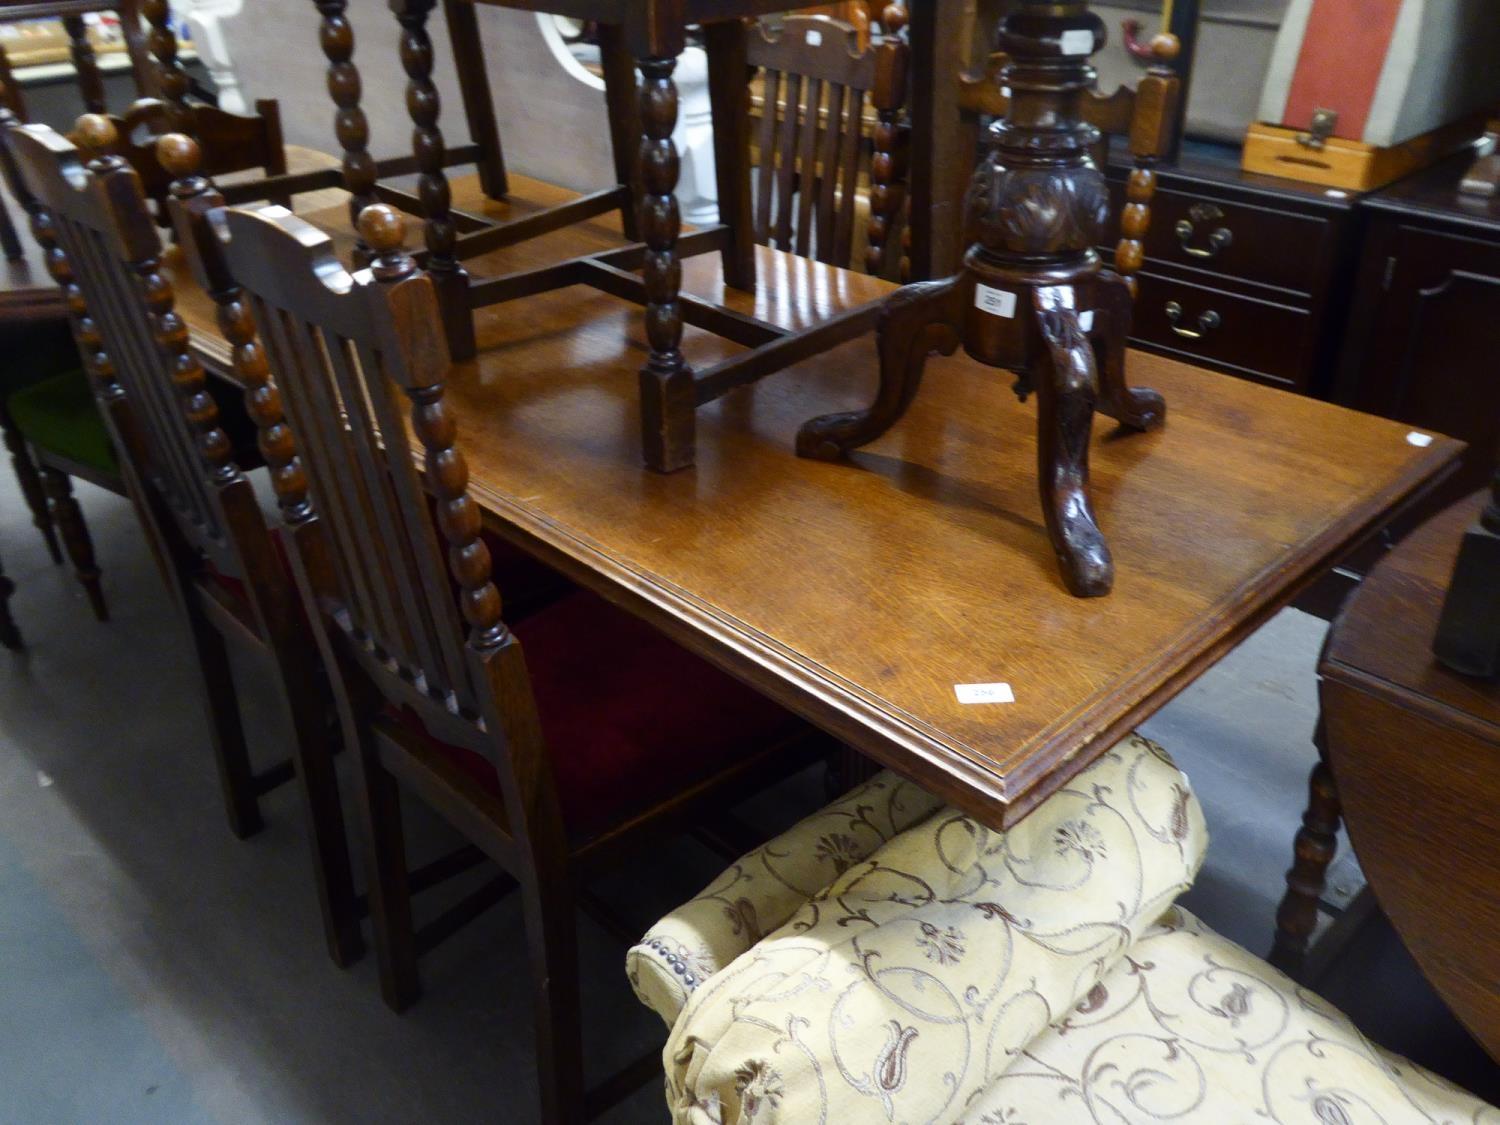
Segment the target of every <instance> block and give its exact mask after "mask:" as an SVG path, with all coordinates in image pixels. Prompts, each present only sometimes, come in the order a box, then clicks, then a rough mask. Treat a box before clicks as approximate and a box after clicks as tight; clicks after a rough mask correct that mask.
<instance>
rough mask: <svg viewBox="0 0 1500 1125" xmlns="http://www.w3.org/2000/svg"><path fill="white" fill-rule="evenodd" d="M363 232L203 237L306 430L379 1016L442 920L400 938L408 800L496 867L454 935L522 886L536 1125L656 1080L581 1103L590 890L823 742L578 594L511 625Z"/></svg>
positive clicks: (366, 225)
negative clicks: (343, 253)
mask: <svg viewBox="0 0 1500 1125" xmlns="http://www.w3.org/2000/svg"><path fill="white" fill-rule="evenodd" d="M360 226H361V233H362V235H363V237H364V238H365V240H366V242H367V244H368V245H370V246H371V247H372V248H373V249H374V250H375V257H374V259H373V260H372V262H371V264H370V267H369V268H368V269H367V270H362V271H360V272H358V273H355V274H352V275H351V274H350V273H349V272H348V271H347V270H346V269H345V268H344V267H343V266H342V265H341V264H340V262H339V261H338V259H337V257H336V256H335V254H334V248H333V243H332V241H331V240H330V239H329V237H328V236H327V235H326V234H324V233H323V232H321V231H319V230H317V229H316V228H314V227H312V226H310V225H308V224H307V223H304V222H303V221H301V220H299V219H297V218H296V217H295V216H292V215H290V214H289V213H288V212H286V211H285V209H283V208H277V207H259V208H252V209H237V208H230V209H227V210H226V211H225V212H224V213H223V215H222V218H220V219H216V221H215V222H213V223H212V224H211V227H212V229H214V230H215V231H217V232H220V235H219V236H220V237H221V238H222V241H223V252H224V255H225V258H226V260H227V262H228V266H229V269H230V272H231V273H232V274H233V276H234V278H235V280H236V281H238V282H239V283H240V284H241V285H242V286H243V287H244V290H245V292H246V293H247V294H248V295H249V298H250V303H251V305H252V307H253V311H254V315H255V321H256V324H257V325H258V327H259V332H260V338H261V340H262V342H263V343H264V345H265V348H266V351H267V354H268V357H269V359H270V361H271V369H272V371H274V372H275V377H276V386H277V388H278V390H279V398H280V400H281V401H282V402H284V403H285V407H286V411H287V416H288V418H289V419H290V423H291V427H292V429H293V430H294V431H295V433H296V435H297V443H298V444H297V448H298V465H299V467H300V471H299V475H298V476H297V478H296V480H297V483H298V487H299V491H298V494H297V495H296V497H295V503H294V504H292V505H291V506H290V507H289V506H288V504H287V502H286V498H284V499H283V507H282V510H283V512H284V513H286V514H287V520H288V527H289V530H290V533H291V534H290V539H291V542H292V544H293V545H294V550H293V557H294V561H295V563H296V565H297V569H298V576H299V580H300V581H301V582H302V583H303V595H304V601H305V602H306V603H307V604H308V605H309V606H310V607H312V608H313V609H314V611H315V612H314V613H313V619H314V628H315V631H316V632H317V635H318V639H319V643H320V645H321V646H322V651H323V654H324V659H325V662H326V663H327V665H328V667H329V668H330V669H331V670H332V672H333V680H334V689H335V694H336V695H337V697H338V700H339V706H340V712H341V715H342V717H343V720H344V730H345V739H346V741H347V743H348V744H349V745H350V746H351V747H352V748H354V749H356V750H357V762H358V767H359V773H360V776H361V804H362V812H363V823H364V826H365V829H366V831H367V833H368V846H367V855H368V857H369V860H370V875H369V882H370V890H369V894H370V914H371V919H372V922H373V930H374V937H375V946H376V951H377V953H378V956H379V959H380V978H381V989H382V993H383V995H384V997H385V999H386V1002H387V1003H388V1004H389V1005H390V1006H391V1007H392V1008H395V1009H397V1010H399V1009H402V1008H404V1007H406V1006H407V1005H409V1004H410V1003H412V1002H413V1001H414V1000H415V999H416V998H417V995H418V992H419V981H418V974H417V958H418V954H419V952H421V951H423V950H425V949H427V948H430V946H431V944H432V943H433V942H434V941H436V940H439V939H440V938H441V937H442V936H444V935H446V934H447V933H449V932H451V931H452V929H453V927H454V921H453V919H454V917H455V915H454V914H453V912H451V911H450V913H449V914H446V915H443V916H440V917H439V918H437V919H435V920H434V921H432V922H431V923H429V924H428V925H427V926H425V927H423V928H421V929H418V928H416V927H415V925H414V921H413V910H412V904H411V894H410V891H411V888H410V883H409V879H408V875H407V865H406V858H405V854H404V853H405V845H404V842H403V828H402V815H401V796H402V794H403V792H405V793H410V794H413V795H415V796H417V797H419V798H420V799H421V800H422V801H423V802H424V803H426V804H428V805H429V806H431V807H432V808H433V809H435V810H436V811H437V812H438V813H439V814H441V815H442V816H443V817H444V818H445V819H447V820H448V822H449V823H450V824H452V825H453V826H454V827H455V828H457V829H458V830H459V831H460V832H462V833H464V834H465V835H466V836H467V837H468V838H469V839H470V840H471V841H473V843H474V844H475V845H477V846H478V847H479V848H481V849H482V850H483V851H484V852H485V853H486V854H487V855H488V856H489V857H490V858H491V859H493V860H494V861H495V862H496V863H497V864H499V865H500V867H501V868H503V870H504V872H505V874H504V875H503V876H501V877H500V878H499V879H498V880H496V881H494V882H492V883H490V884H488V885H487V886H485V887H483V888H481V889H480V890H479V891H477V892H476V893H475V894H474V895H473V896H471V899H470V900H469V905H465V904H460V906H459V907H458V908H455V909H456V910H457V911H458V916H459V917H468V916H470V915H472V913H474V912H476V911H477V910H478V909H480V908H482V907H483V906H485V905H488V904H489V903H491V902H493V901H495V900H496V899H497V898H498V896H499V895H501V894H503V893H505V892H506V891H509V890H511V889H519V891H520V893H521V899H522V906H523V911H524V916H525V925H526V932H527V942H528V947H529V951H530V959H531V968H532V978H533V992H534V997H535V1011H534V1017H535V1022H536V1038H537V1055H538V1069H539V1076H540V1085H541V1097H542V1102H543V1120H546V1121H548V1122H571V1121H577V1120H581V1119H582V1118H583V1116H584V1112H585V1108H586V1107H587V1109H588V1110H590V1111H595V1110H599V1109H601V1108H602V1107H603V1106H604V1105H606V1104H608V1103H609V1102H611V1101H612V1100H614V1099H615V1098H617V1097H619V1096H621V1095H622V1094H623V1093H624V1092H626V1091H628V1089H629V1088H630V1084H629V1083H630V1081H633V1080H638V1077H644V1075H645V1074H646V1073H649V1060H641V1061H640V1062H638V1063H637V1064H635V1065H634V1066H633V1067H630V1068H627V1069H626V1071H624V1072H622V1074H621V1075H617V1076H615V1078H614V1079H611V1080H610V1081H609V1082H606V1083H605V1084H604V1086H603V1087H601V1088H600V1089H599V1090H597V1091H595V1092H594V1093H592V1094H590V1095H589V1096H587V1097H586V1096H585V1091H584V1084H583V1057H582V1045H581V1041H580V1023H581V1012H580V1001H581V997H580V995H579V981H578V966H577V949H576V935H575V932H574V931H575V918H574V904H575V902H577V901H579V900H580V898H583V899H584V901H585V902H586V901H587V897H586V895H585V894H584V892H583V889H582V887H581V883H582V880H583V879H584V878H586V877H587V876H588V875H590V874H591V873H593V872H594V871H596V870H598V869H600V868H601V867H603V866H605V865H606V864H618V863H624V862H630V861H631V860H636V861H638V860H639V858H640V855H641V850H642V849H643V848H644V847H645V846H646V845H647V844H648V843H650V842H651V841H653V840H656V839H658V838H659V837H660V836H661V835H662V834H663V832H665V831H668V830H671V829H679V828H683V827H688V826H690V825H691V824H692V823H693V822H694V820H695V819H696V818H699V817H701V816H703V815H705V814H708V815H712V816H714V817H715V818H718V817H722V815H723V814H724V810H725V807H726V806H727V805H729V804H731V803H734V802H736V801H738V800H740V799H742V798H743V797H744V796H746V795H748V793H750V792H751V791H753V789H754V788H755V787H756V786H757V785H758V784H760V783H762V782H763V781H766V780H769V779H770V778H772V777H776V776H780V775H781V774H782V773H784V772H785V771H786V770H788V769H790V768H791V767H792V766H794V765H800V764H802V763H803V762H805V761H808V760H810V759H811V756H812V754H813V753H814V752H815V751H819V750H821V749H822V746H821V745H820V741H821V740H820V739H819V738H818V737H817V736H816V735H815V734H814V733H813V732H811V731H810V730H809V729H807V728H805V727H804V726H803V725H802V724H800V723H799V722H798V721H796V720H795V719H794V718H793V717H792V716H790V715H789V714H787V713H786V712H785V711H783V710H781V709H780V708H779V707H777V706H776V705H774V704H772V703H771V702H769V701H768V700H766V699H764V698H763V697H761V696H760V695H759V694H757V693H756V692H755V691H753V690H752V689H750V688H749V687H746V686H744V685H742V684H740V683H739V682H738V681H736V680H734V679H731V678H730V677H729V676H727V675H725V674H724V673H722V672H720V671H719V670H718V669H716V668H714V667H712V666H710V665H708V664H706V663H704V662H702V661H700V660H698V659H697V658H695V657H693V656H691V655H689V654H688V653H687V652H686V651H685V650H683V649H682V648H679V647H678V646H677V645H675V644H674V643H673V642H672V641H670V640H668V639H667V638H666V637H664V636H662V635H661V634H659V633H656V632H654V631H653V630H651V629H650V628H648V627H647V626H646V625H644V624H643V623H641V622H640V621H639V620H637V619H636V618H634V617H632V616H630V615H629V614H627V613H625V612H623V611H622V610H620V609H617V608H615V607H614V606H612V605H610V604H608V603H607V602H605V601H604V600H603V599H601V598H599V597H597V596H595V595H593V594H588V593H581V592H580V593H574V594H571V595H569V596H567V597H564V598H562V599H561V600H559V601H557V602H554V603H553V604H551V605H549V606H547V607H546V608H544V609H542V610H540V611H538V612H537V613H535V614H533V615H532V616H530V617H529V618H527V619H525V620H523V621H520V622H515V623H511V622H510V621H508V619H509V618H510V615H509V614H508V613H506V612H504V611H503V610H502V603H501V592H500V590H499V589H498V588H497V586H496V582H495V579H494V577H493V573H492V564H491V554H490V550H489V548H488V547H487V546H486V545H485V542H484V539H483V538H482V536H481V515H480V510H479V507H478V506H477V504H476V503H475V501H474V500H473V498H472V497H471V496H470V495H469V490H468V479H469V476H468V468H467V465H466V462H465V459H464V456H463V453H462V452H461V451H460V449H459V445H458V434H457V423H456V420H455V419H454V417H453V416H452V414H450V413H449V410H448V407H447V406H446V404H445V401H444V389H445V384H446V382H447V380H448V377H449V374H450V370H449V368H450V365H449V359H448V352H447V348H446V345H445V343H444V335H443V326H442V320H441V316H440V313H439V310H438V305H437V296H436V293H435V291H434V286H433V284H432V282H431V281H430V279H429V278H428V277H427V275H426V274H425V273H424V272H423V271H421V270H420V269H418V268H417V266H416V264H415V262H414V261H413V259H412V258H411V257H410V256H408V255H407V254H406V252H405V251H404V249H403V243H404V235H405V232H404V220H403V219H402V218H401V216H400V214H399V213H398V212H396V211H394V210H393V209H391V208H389V207H386V206H384V205H376V206H372V207H369V208H366V210H365V211H364V212H363V213H362V214H361V216H360ZM418 449H420V451H421V457H422V461H421V466H420V468H419V467H418V465H417V463H416V461H415V457H414V454H415V452H416V450H418ZM303 482H305V484H304V483H303ZM424 483H425V485H426V486H427V488H428V489H429V490H430V491H431V493H432V494H434V496H435V497H436V508H435V513H434V509H433V508H431V507H429V504H428V503H427V501H426V498H425V495H424V488H423V486H424ZM302 488H305V492H302V491H300V490H301V489H302ZM523 648H524V655H523ZM621 937H622V939H623V940H624V941H628V940H629V934H628V930H627V931H626V932H625V933H622V934H621Z"/></svg>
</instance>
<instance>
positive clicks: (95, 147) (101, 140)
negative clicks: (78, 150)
mask: <svg viewBox="0 0 1500 1125" xmlns="http://www.w3.org/2000/svg"><path fill="white" fill-rule="evenodd" d="M73 133H74V136H76V137H77V138H78V143H79V145H80V147H82V148H83V150H84V151H85V152H87V153H88V154H89V155H90V156H104V155H106V154H108V153H111V152H113V151H114V150H115V146H116V145H118V144H119V143H120V134H119V132H118V131H117V130H116V129H115V123H114V122H113V121H111V120H110V119H109V118H108V117H106V116H105V115H104V114H102V113H85V114H84V115H83V116H82V117H80V118H79V119H78V121H77V123H76V124H75V125H74V126H73Z"/></svg>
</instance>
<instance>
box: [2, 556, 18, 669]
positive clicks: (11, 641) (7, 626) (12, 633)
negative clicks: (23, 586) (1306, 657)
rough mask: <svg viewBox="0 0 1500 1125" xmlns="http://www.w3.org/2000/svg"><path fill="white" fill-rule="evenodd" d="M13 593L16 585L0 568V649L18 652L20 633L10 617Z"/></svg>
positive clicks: (3, 569)
mask: <svg viewBox="0 0 1500 1125" xmlns="http://www.w3.org/2000/svg"><path fill="white" fill-rule="evenodd" d="M15 592H16V584H15V583H14V582H12V581H11V580H10V579H9V578H7V577H6V576H5V568H4V567H3V566H0V648H8V649H12V650H14V651H17V652H19V651H20V649H21V631H20V630H19V629H17V628H16V622H15V619H14V618H12V617H11V615H10V596H11V595H12V594H13V593H15Z"/></svg>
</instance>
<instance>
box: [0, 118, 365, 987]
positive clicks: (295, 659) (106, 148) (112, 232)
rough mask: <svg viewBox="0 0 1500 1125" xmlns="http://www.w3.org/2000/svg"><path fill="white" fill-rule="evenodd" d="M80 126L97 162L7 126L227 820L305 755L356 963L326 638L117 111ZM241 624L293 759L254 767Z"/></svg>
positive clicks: (57, 139)
mask: <svg viewBox="0 0 1500 1125" xmlns="http://www.w3.org/2000/svg"><path fill="white" fill-rule="evenodd" d="M76 135H77V136H78V137H79V139H80V140H81V141H82V142H83V143H84V144H85V145H86V146H87V148H88V149H89V151H90V152H91V153H92V154H93V158H92V159H90V160H87V162H85V159H84V158H83V156H82V155H81V154H80V153H79V151H78V149H77V148H75V147H74V146H73V144H72V143H70V142H69V141H68V140H67V139H66V138H64V137H62V136H60V135H59V134H57V133H56V132H54V131H53V130H51V129H50V128H48V127H46V126H44V125H18V126H12V127H11V128H10V129H9V136H8V140H9V150H10V153H11V155H12V156H13V158H14V159H15V161H16V163H17V165H18V171H19V173H20V179H21V180H23V181H24V182H25V183H26V185H27V186H28V188H29V189H30V191H31V193H32V194H33V196H34V197H35V199H36V201H37V204H38V207H37V210H36V211H35V212H34V222H33V229H34V231H35V233H36V234H37V237H38V239H39V240H40V241H41V242H42V244H43V247H44V249H45V250H46V253H47V259H48V265H49V269H50V270H51V272H52V274H53V277H54V278H55V279H56V280H57V281H58V283H59V284H60V285H61V286H62V287H63V290H64V293H65V295H66V297H67V301H68V305H69V311H70V314H71V316H72V320H73V327H74V335H75V338H76V340H77V342H78V345H79V350H80V352H81V353H82V356H83V359H84V363H85V367H86V369H87V371H88V373H89V375H90V377H91V381H92V384H93V389H94V394H95V397H96V398H97V400H98V402H99V405H100V408H101V411H102V413H103V414H104V417H105V421H106V424H107V425H108V427H109V429H110V431H111V434H112V436H113V437H114V440H115V445H116V448H117V450H118V451H119V453H120V459H121V463H122V464H121V468H122V473H123V476H124V478H125V483H126V485H127V491H128V492H129V494H130V496H131V498H132V500H133V501H134V502H135V506H136V508H137V511H138V513H139V514H140V516H141V519H142V523H143V525H144V527H145V529H146V531H147V535H148V538H149V540H150V542H151V545H152V548H153V550H154V552H155V554H156V557H157V561H158V563H159V564H160V565H161V568H162V570H163V573H164V575H165V577H166V578H167V580H168V585H169V588H170V589H171V592H172V595H173V600H174V601H175V602H176V604H177V606H178V608H179V610H180V611H181V612H182V613H183V614H184V616H185V619H186V622H187V625H188V628H189V632H190V635H191V637H192V640H193V643H194V647H195V655H196V657H197V660H198V664H199V667H200V670H201V672H202V676H203V687H204V698H205V702H206V704H207V712H208V718H209V722H210V727H211V732H212V736H213V743H214V751H215V758H216V762H217V765H218V770H219V776H220V782H221V787H222V789H223V797H224V802H225V807H226V811H227V813H228V818H229V824H230V828H231V830H232V831H233V832H234V834H235V835H236V836H239V837H241V838H243V837H246V836H249V835H251V834H253V833H254V832H256V831H258V830H259V829H260V828H261V827H262V824H263V821H262V817H261V811H260V807H259V800H258V799H259V797H260V795H262V794H263V793H264V792H266V791H268V790H269V789H271V788H273V787H274V786H276V785H279V784H281V783H283V782H285V781H287V780H290V779H291V778H292V777H293V776H294V770H293V763H295V775H296V776H298V777H300V779H301V783H302V785H301V788H302V791H303V798H304V803H305V806H306V809H307V812H308V816H309V819H310V821H311V829H312V831H311V836H312V840H313V846H314V850H315V853H316V857H317V863H316V865H315V866H316V871H317V882H318V893H319V898H320V901H321V906H322V910H323V917H324V923H325V932H326V937H327V940H328V946H329V952H330V954H331V955H332V956H333V957H334V959H335V960H336V961H338V962H339V963H341V964H343V963H347V962H349V961H350V960H352V959H353V958H355V957H357V956H358V954H359V952H360V949H361V938H360V935H359V931H358V919H357V915H356V912H355V906H354V892H353V884H352V880H351V878H350V874H349V860H348V854H347V846H346V844H345V834H344V830H343V822H342V814H341V812H340V811H339V809H340V806H339V800H338V791H337V782H336V780H335V777H334V774H333V767H332V747H331V744H330V742H329V735H330V725H329V718H330V715H329V707H328V701H327V696H326V695H325V694H324V692H323V691H322V690H321V689H320V687H319V684H320V673H319V669H318V664H317V660H316V657H315V651H316V650H315V647H314V645H313V643H312V639H311V637H310V636H309V634H308V631H307V624H306V620H305V618H304V617H303V615H302V614H301V613H300V611H299V608H298V602H297V596H296V593H295V589H294V587H293V585H292V583H291V582H290V581H289V580H288V578H287V575H286V572H285V569H284V567H283V564H282V561H281V552H280V551H279V549H278V547H277V545H276V543H275V542H274V541H273V538H272V535H271V533H270V531H269V530H268V528H267V526H266V522H265V517H264V516H263V514H262V512H261V508H260V505H259V504H258V502H257V500H256V497H255V494H254V489H253V486H252V484H251V482H250V480H249V479H248V478H247V477H246V476H245V474H244V472H242V471H241V469H240V467H239V466H238V465H237V464H236V463H235V461H234V459H233V446H232V443H231V441H230V438H229V436H228V435H227V434H226V433H225V430H224V429H223V427H222V426H221V425H220V416H219V410H218V407H217V405H216V404H215V402H214V399H213V397H212V396H211V395H210V394H209V391H208V387H207V384H206V377H205V374H204V371H203V368H202V367H201V365H200V364H199V363H198V361H197V359H196V358H194V355H193V352H192V350H191V348H190V346H189V341H188V331H187V327H186V325H185V324H184V323H183V321H182V319H181V318H180V317H179V316H178V314H177V312H176V311H175V295H174V292H173V286H172V282H171V281H170V279H169V278H168V277H167V276H166V275H165V274H164V273H163V271H162V263H161V254H162V244H161V239H160V236H159V235H158V233H157V230H156V226H155V224H154V221H153V219H152V217H151V215H150V212H149V211H148V209H147V206H146V198H145V194H144V192H143V190H142V187H141V181H140V177H139V176H138V175H137V174H136V173H135V171H134V170H133V169H132V168H131V167H130V165H129V163H128V162H127V161H126V160H125V159H124V158H123V157H121V156H120V155H118V153H117V151H116V149H117V147H118V143H119V138H118V137H117V135H116V134H115V130H114V126H113V123H112V122H111V121H110V120H109V118H108V117H106V116H103V115H98V114H92V115H86V116H85V117H83V118H81V119H80V120H79V123H78V128H77V130H76ZM221 307H222V306H221ZM229 315H231V316H232V315H233V314H232V312H231V313H230V314H229ZM260 391H261V393H263V391H264V388H260ZM247 399H248V405H249V407H250V410H251V412H252V413H254V412H256V411H257V410H261V409H264V407H265V404H264V403H263V402H262V401H261V399H260V397H259V395H258V394H257V393H256V389H255V388H251V389H250V391H249V393H248V395H247ZM230 638H234V639H235V641H236V642H237V643H238V642H249V643H251V644H252V645H253V646H254V647H257V648H260V649H262V650H265V651H266V652H268V653H269V655H270V657H271V659H272V664H273V665H274V667H275V669H276V673H277V679H278V682H279V686H280V687H281V689H282V691H283V693H284V696H285V699H286V702H287V706H288V709H289V710H290V712H291V718H292V726H293V731H294V742H293V755H292V762H283V763H280V764H278V765H276V766H272V767H270V768H269V769H266V770H264V771H263V772H261V773H258V774H257V773H256V772H255V771H254V770H253V768H252V766H251V762H250V756H249V752H248V749H247V747H246V744H245V737H244V730H243V728H242V724H241V716H240V712H239V705H238V699H237V694H236V690H235V686H234V680H233V676H232V673H231V671H230V665H229V658H228V650H227V647H226V641H227V640H228V639H230Z"/></svg>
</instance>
